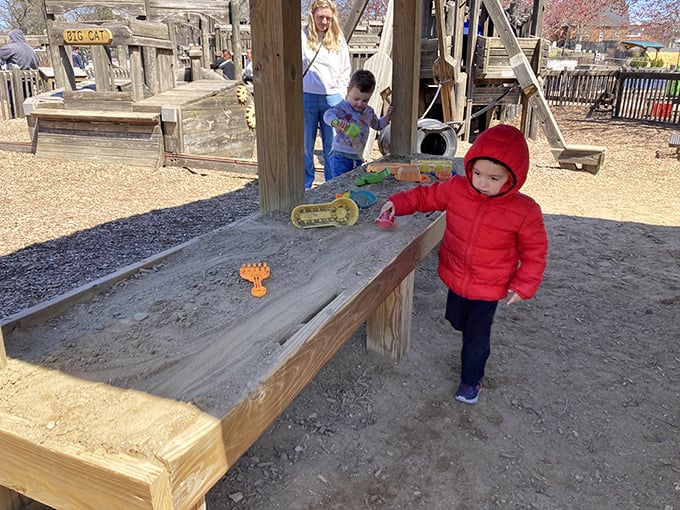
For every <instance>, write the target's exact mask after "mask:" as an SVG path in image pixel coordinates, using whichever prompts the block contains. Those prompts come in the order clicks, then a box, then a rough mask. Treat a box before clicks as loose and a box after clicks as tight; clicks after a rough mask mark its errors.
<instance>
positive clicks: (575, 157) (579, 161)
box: [482, 0, 607, 174]
mask: <svg viewBox="0 0 680 510" xmlns="http://www.w3.org/2000/svg"><path fill="white" fill-rule="evenodd" d="M482 2H483V4H484V7H486V10H487V12H488V13H489V17H490V18H491V20H492V21H493V23H494V26H495V28H496V30H498V33H499V36H500V38H501V40H502V41H503V45H504V46H505V48H506V50H507V52H508V55H509V56H510V65H511V67H512V69H513V71H514V73H515V76H516V78H517V81H518V82H519V84H520V86H521V87H522V89H523V92H524V94H526V96H527V97H528V98H529V104H530V105H531V106H532V107H533V108H534V109H535V111H537V112H538V115H539V117H540V123H541V126H542V127H543V131H544V132H545V135H546V137H547V139H548V142H549V143H550V147H551V148H552V153H553V156H554V157H555V159H556V160H557V161H558V163H559V164H560V166H561V167H562V168H567V169H572V170H575V169H578V168H579V167H580V168H581V169H583V170H585V171H587V172H590V173H592V174H596V173H597V172H598V171H599V170H600V168H602V165H603V164H604V159H605V153H606V150H607V149H606V147H601V146H596V145H569V144H567V143H566V142H565V140H564V137H563V136H562V132H561V131H560V129H559V127H558V126H557V121H556V120H555V117H553V114H552V112H551V111H550V107H549V106H548V102H547V101H546V99H545V96H544V95H543V87H542V86H541V85H540V83H539V82H538V79H537V78H536V75H535V74H534V71H533V69H532V68H531V64H530V63H529V60H528V59H527V56H526V55H525V54H524V52H523V51H522V48H521V47H520V45H519V43H518V41H517V37H515V34H514V32H513V30H512V27H511V26H510V23H509V22H508V19H507V17H506V16H505V12H504V11H503V8H502V6H501V4H500V2H499V1H498V0H482Z"/></svg>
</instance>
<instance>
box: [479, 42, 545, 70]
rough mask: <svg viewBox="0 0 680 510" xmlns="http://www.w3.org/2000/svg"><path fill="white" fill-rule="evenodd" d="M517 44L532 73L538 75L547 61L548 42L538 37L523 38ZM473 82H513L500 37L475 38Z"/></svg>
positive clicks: (507, 57)
mask: <svg viewBox="0 0 680 510" xmlns="http://www.w3.org/2000/svg"><path fill="white" fill-rule="evenodd" d="M517 43H518V45H519V47H520V48H521V49H522V52H523V53H524V54H525V55H526V57H527V60H528V61H529V62H530V64H531V67H532V69H533V70H534V73H535V74H537V75H538V72H539V70H540V69H541V67H542V66H543V65H544V64H545V62H546V61H547V59H548V50H549V47H550V46H549V41H548V40H547V39H540V38H538V37H523V38H518V39H517ZM475 80H513V81H514V80H515V73H514V71H513V69H512V67H511V66H510V56H509V55H508V51H507V50H506V49H505V46H504V45H503V42H502V41H501V39H500V37H482V36H477V47H476V49H475Z"/></svg>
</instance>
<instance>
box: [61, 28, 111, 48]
mask: <svg viewBox="0 0 680 510" xmlns="http://www.w3.org/2000/svg"><path fill="white" fill-rule="evenodd" d="M64 42H65V43H66V44H71V45H73V44H79V45H83V46H86V45H88V44H111V43H112V42H113V34H112V33H111V31H110V30H109V29H108V28H81V29H74V30H69V29H66V30H64Z"/></svg>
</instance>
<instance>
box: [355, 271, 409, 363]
mask: <svg viewBox="0 0 680 510" xmlns="http://www.w3.org/2000/svg"><path fill="white" fill-rule="evenodd" d="M414 286H415V272H413V271H412V272H411V273H410V274H409V275H408V276H407V277H406V278H404V280H402V282H401V283H400V284H399V285H398V286H397V288H396V289H394V291H393V292H392V293H391V294H390V295H389V296H387V298H386V299H385V301H383V302H382V303H381V304H380V305H378V308H376V310H375V311H374V312H373V314H372V315H371V316H370V317H369V318H368V321H367V324H366V348H367V349H368V350H369V351H371V352H375V353H377V354H380V355H382V356H385V355H386V354H389V356H390V358H392V359H393V360H394V361H396V362H399V361H401V358H402V356H404V355H405V354H406V352H407V351H408V348H409V345H410V343H411V315H412V312H413V289H414Z"/></svg>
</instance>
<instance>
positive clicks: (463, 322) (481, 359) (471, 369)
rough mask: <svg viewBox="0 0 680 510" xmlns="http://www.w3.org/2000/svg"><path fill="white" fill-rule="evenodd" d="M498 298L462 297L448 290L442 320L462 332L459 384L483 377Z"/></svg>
mask: <svg viewBox="0 0 680 510" xmlns="http://www.w3.org/2000/svg"><path fill="white" fill-rule="evenodd" d="M497 306H498V301H482V300H479V299H466V298H464V297H461V296H459V295H458V294H456V293H454V292H452V291H451V290H449V294H448V296H447V298H446V320H448V321H449V322H450V323H451V325H452V326H453V327H454V329H456V330H458V331H460V332H462V333H463V348H462V349H461V351H460V361H461V374H460V380H461V382H462V383H463V384H468V385H470V386H476V385H477V384H479V383H480V382H481V380H482V378H483V377H484V367H485V366H486V360H487V359H488V358H489V354H491V324H492V323H493V316H494V314H495V313H496V307H497Z"/></svg>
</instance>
